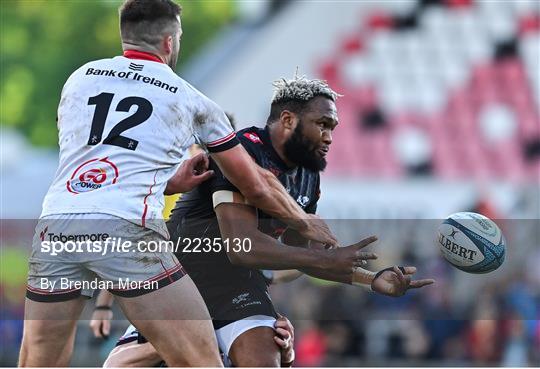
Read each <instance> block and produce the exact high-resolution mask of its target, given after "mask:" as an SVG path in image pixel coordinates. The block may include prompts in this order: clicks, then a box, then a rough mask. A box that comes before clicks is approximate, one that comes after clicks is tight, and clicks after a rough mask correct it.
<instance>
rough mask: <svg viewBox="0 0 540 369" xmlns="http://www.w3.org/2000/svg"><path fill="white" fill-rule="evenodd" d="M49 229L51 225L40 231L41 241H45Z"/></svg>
mask: <svg viewBox="0 0 540 369" xmlns="http://www.w3.org/2000/svg"><path fill="white" fill-rule="evenodd" d="M48 230H49V226H47V227H45V229H44V230H42V231H41V232H40V233H39V238H40V239H41V242H43V241H44V240H45V235H46V234H47V231H48Z"/></svg>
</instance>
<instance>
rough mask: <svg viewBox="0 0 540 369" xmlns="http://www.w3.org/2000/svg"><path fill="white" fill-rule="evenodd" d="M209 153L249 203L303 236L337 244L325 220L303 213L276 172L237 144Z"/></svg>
mask: <svg viewBox="0 0 540 369" xmlns="http://www.w3.org/2000/svg"><path fill="white" fill-rule="evenodd" d="M211 155H212V158H213V159H214V160H215V161H216V163H217V164H218V166H219V168H220V169H221V171H222V172H223V174H224V175H225V177H227V179H228V180H229V181H230V182H231V183H232V184H233V185H234V186H235V187H236V188H238V190H239V191H240V192H241V193H242V195H243V196H244V197H245V198H246V199H247V200H248V201H249V203H250V204H252V205H253V206H255V207H256V208H258V209H261V210H263V211H264V212H265V213H267V214H269V215H271V216H272V217H274V218H277V219H281V220H282V221H283V222H285V223H287V225H288V226H289V227H291V228H293V229H296V230H297V231H298V232H299V233H301V234H302V236H304V237H305V238H307V239H310V240H315V241H318V242H322V243H325V244H330V245H337V239H336V237H335V236H334V235H333V234H332V232H331V231H330V229H329V228H328V226H327V225H326V223H325V222H324V221H322V220H321V219H319V218H317V217H315V216H313V215H311V214H306V213H305V212H304V211H303V210H302V208H300V206H298V204H297V203H296V202H295V201H294V199H293V198H292V197H291V196H289V194H288V193H287V191H285V188H284V187H283V185H282V184H281V183H280V182H279V180H278V179H277V178H276V176H274V175H273V174H272V173H271V172H269V171H268V170H266V169H263V168H261V167H260V166H258V165H257V164H256V163H255V162H254V161H253V159H252V158H251V156H250V155H249V154H248V153H247V152H246V150H245V149H244V148H243V147H242V146H241V145H237V146H235V147H233V148H231V149H229V150H225V151H222V152H219V153H212V154H211Z"/></svg>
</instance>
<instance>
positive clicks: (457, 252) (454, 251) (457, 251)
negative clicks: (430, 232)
mask: <svg viewBox="0 0 540 369" xmlns="http://www.w3.org/2000/svg"><path fill="white" fill-rule="evenodd" d="M437 244H438V245H439V248H440V249H441V252H442V254H443V256H444V258H445V259H446V260H447V261H448V262H449V263H450V264H452V265H453V266H455V267H456V268H458V269H460V270H463V271H464V272H467V273H475V274H481V273H489V272H492V271H494V270H495V269H497V268H498V267H500V266H501V265H502V263H503V262H504V258H505V254H506V241H505V240H504V236H503V234H502V232H501V230H500V229H499V227H498V226H497V224H495V222H493V221H492V220H491V219H489V218H486V217H485V216H483V215H481V214H477V213H470V212H461V213H455V214H452V215H450V216H449V217H448V218H446V219H445V220H444V221H443V222H442V223H441V225H440V226H439V232H438V237H437Z"/></svg>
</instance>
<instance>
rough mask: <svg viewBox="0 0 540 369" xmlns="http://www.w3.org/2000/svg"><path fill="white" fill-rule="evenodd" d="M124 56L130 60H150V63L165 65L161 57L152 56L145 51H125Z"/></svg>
mask: <svg viewBox="0 0 540 369" xmlns="http://www.w3.org/2000/svg"><path fill="white" fill-rule="evenodd" d="M124 56H125V57H126V58H128V59H142V60H150V61H155V62H158V63H162V64H164V63H163V60H161V58H160V57H159V56H157V55H154V54H150V53H147V52H144V51H138V50H126V51H124Z"/></svg>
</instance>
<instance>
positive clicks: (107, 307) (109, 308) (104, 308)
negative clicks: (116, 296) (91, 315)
mask: <svg viewBox="0 0 540 369" xmlns="http://www.w3.org/2000/svg"><path fill="white" fill-rule="evenodd" d="M94 310H112V308H111V307H110V306H106V305H99V306H95V307H94Z"/></svg>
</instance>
